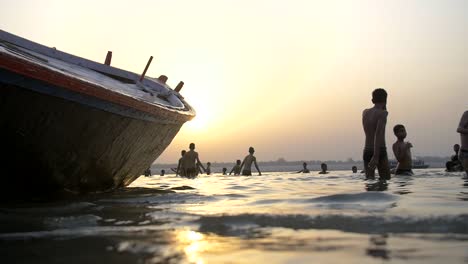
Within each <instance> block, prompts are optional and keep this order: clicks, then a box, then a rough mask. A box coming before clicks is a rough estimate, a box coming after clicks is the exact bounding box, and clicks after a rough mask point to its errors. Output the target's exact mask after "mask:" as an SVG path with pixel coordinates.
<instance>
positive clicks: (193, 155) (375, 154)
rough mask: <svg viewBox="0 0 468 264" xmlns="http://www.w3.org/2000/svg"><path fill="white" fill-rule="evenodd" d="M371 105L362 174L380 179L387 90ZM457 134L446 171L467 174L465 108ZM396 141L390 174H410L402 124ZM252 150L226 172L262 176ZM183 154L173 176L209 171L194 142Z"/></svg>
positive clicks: (385, 174) (385, 168)
mask: <svg viewBox="0 0 468 264" xmlns="http://www.w3.org/2000/svg"><path fill="white" fill-rule="evenodd" d="M372 103H373V104H374V106H373V107H371V108H368V109H365V110H364V111H363V113H362V125H363V128H364V134H365V145H364V151H363V161H364V171H363V172H364V173H365V174H366V178H368V179H374V178H375V169H377V170H378V173H379V179H380V180H387V179H390V174H391V170H390V164H389V161H388V155H387V148H386V145H385V127H386V125H387V116H388V111H387V92H386V91H385V90H384V89H382V88H378V89H375V90H374V91H373V92H372ZM457 132H458V133H460V137H461V146H460V145H458V144H455V146H454V151H455V155H453V156H452V157H451V160H450V161H448V162H447V164H446V167H447V171H465V172H466V174H467V176H468V111H465V112H464V113H463V115H462V117H461V120H460V123H459V125H458V128H457ZM393 133H394V134H395V137H396V141H395V143H393V145H392V150H393V154H394V155H395V158H396V160H397V162H398V163H397V166H396V168H395V170H394V171H393V173H394V174H395V175H413V171H412V157H411V148H413V144H411V143H410V142H408V141H405V139H406V136H407V132H406V128H405V126H404V125H402V124H397V125H395V126H394V127H393ZM254 153H255V149H254V148H253V147H250V148H249V154H248V155H247V156H246V157H245V158H244V160H243V161H242V162H241V161H240V160H237V161H236V164H235V165H234V167H233V168H232V170H231V171H230V172H229V175H231V174H232V173H234V175H244V176H250V175H252V170H251V168H252V164H253V165H255V168H256V169H257V171H258V175H262V173H261V171H260V169H259V167H258V164H257V158H256V157H255V156H254ZM181 155H182V157H181V158H180V159H179V163H178V166H177V168H176V169H175V168H174V169H173V170H174V172H175V173H176V175H180V176H183V177H188V178H194V177H196V176H197V175H198V174H199V173H202V172H205V173H206V174H208V175H210V174H211V163H210V162H208V163H207V167H206V168H205V167H204V166H203V164H202V163H201V161H200V158H199V155H198V153H197V152H196V151H195V144H194V143H190V145H189V151H185V150H182V152H181ZM321 168H322V170H321V171H320V172H319V174H326V173H328V172H327V164H325V163H322V164H321ZM352 171H353V173H356V172H357V167H356V166H353V168H352ZM309 172H310V170H309V169H308V168H307V163H305V162H304V163H303V169H302V170H300V171H298V172H297V173H309ZM226 174H227V169H226V168H223V175H226Z"/></svg>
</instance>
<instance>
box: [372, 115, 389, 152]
mask: <svg viewBox="0 0 468 264" xmlns="http://www.w3.org/2000/svg"><path fill="white" fill-rule="evenodd" d="M387 116H388V112H387V111H384V112H382V113H381V114H380V116H379V119H378V121H377V127H376V129H375V137H374V156H376V157H377V158H379V156H380V148H381V146H382V145H383V142H384V141H385V138H384V137H385V126H386V125H387Z"/></svg>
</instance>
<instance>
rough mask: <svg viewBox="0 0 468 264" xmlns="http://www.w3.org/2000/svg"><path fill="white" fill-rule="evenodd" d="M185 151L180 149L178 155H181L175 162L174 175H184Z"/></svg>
mask: <svg viewBox="0 0 468 264" xmlns="http://www.w3.org/2000/svg"><path fill="white" fill-rule="evenodd" d="M186 152H187V151H185V150H182V151H181V152H180V155H182V157H181V158H180V159H179V164H177V170H176V176H177V175H180V176H185V168H184V155H185V153H186Z"/></svg>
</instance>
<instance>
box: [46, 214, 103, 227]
mask: <svg viewBox="0 0 468 264" xmlns="http://www.w3.org/2000/svg"><path fill="white" fill-rule="evenodd" d="M101 219H102V218H101V217H99V216H96V215H79V216H68V217H48V218H45V219H44V221H43V222H44V225H45V226H47V227H48V228H51V229H60V228H76V227H84V226H96V225H97V223H98V221H99V220H101Z"/></svg>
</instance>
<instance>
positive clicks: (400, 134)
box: [393, 124, 413, 175]
mask: <svg viewBox="0 0 468 264" xmlns="http://www.w3.org/2000/svg"><path fill="white" fill-rule="evenodd" d="M393 133H394V134H395V136H396V137H397V141H396V142H395V143H393V154H395V158H396V160H397V161H398V164H397V167H396V170H395V175H413V171H412V170H411V168H412V166H413V164H412V159H411V148H412V147H413V145H412V144H411V143H410V142H405V141H404V140H405V138H406V129H405V126H403V125H401V124H398V125H396V126H395V127H393Z"/></svg>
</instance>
